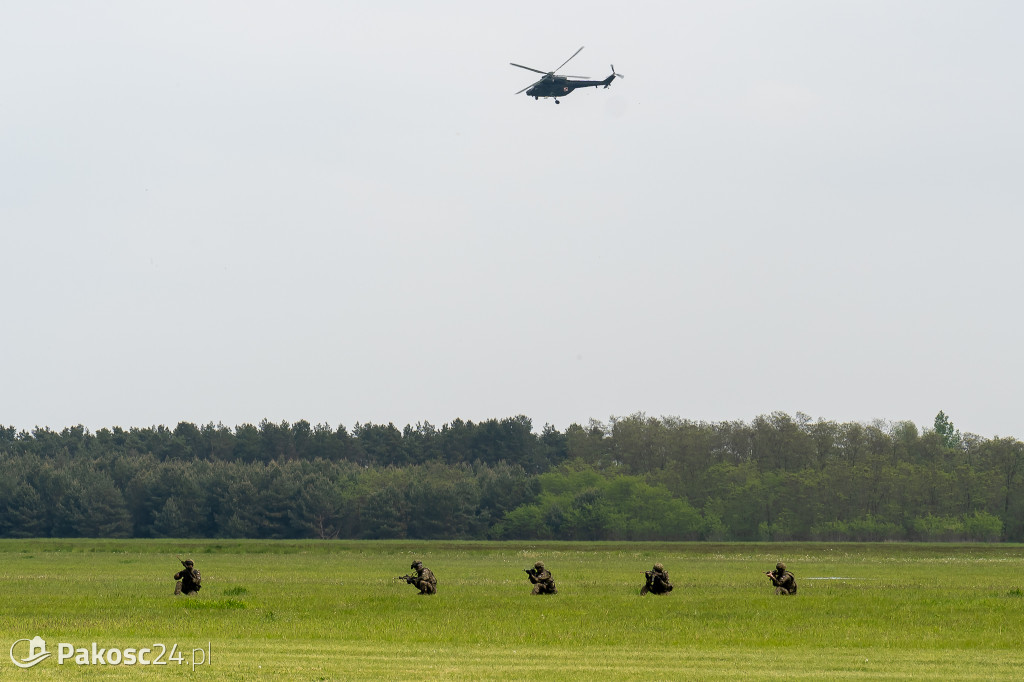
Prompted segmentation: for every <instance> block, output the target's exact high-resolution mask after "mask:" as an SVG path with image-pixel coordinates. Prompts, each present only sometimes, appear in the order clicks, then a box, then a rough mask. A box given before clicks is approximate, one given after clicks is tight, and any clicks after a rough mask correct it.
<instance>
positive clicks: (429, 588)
mask: <svg viewBox="0 0 1024 682" xmlns="http://www.w3.org/2000/svg"><path fill="white" fill-rule="evenodd" d="M409 568H411V569H413V570H414V571H416V575H403V576H401V578H400V579H401V580H405V582H407V583H408V584H410V585H414V586H415V587H416V589H418V590H419V591H420V594H437V578H435V577H434V573H433V571H431V570H430V569H429V568H427V567H426V566H424V565H423V562H422V561H419V560H416V561H414V562H412V565H411V566H409Z"/></svg>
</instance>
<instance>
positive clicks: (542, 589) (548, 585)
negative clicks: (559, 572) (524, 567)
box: [527, 561, 558, 594]
mask: <svg viewBox="0 0 1024 682" xmlns="http://www.w3.org/2000/svg"><path fill="white" fill-rule="evenodd" d="M527 575H528V576H529V577H530V582H531V583H533V594H558V590H557V589H555V579H554V578H552V577H551V572H550V571H548V570H546V569H545V568H544V562H543V561H538V562H537V563H535V564H534V565H533V570H532V571H528V572H527Z"/></svg>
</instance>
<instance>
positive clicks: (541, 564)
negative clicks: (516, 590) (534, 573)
mask: <svg viewBox="0 0 1024 682" xmlns="http://www.w3.org/2000/svg"><path fill="white" fill-rule="evenodd" d="M533 567H534V568H536V569H537V570H538V571H543V570H544V562H543V561H538V562H537V563H535V564H534V565H533Z"/></svg>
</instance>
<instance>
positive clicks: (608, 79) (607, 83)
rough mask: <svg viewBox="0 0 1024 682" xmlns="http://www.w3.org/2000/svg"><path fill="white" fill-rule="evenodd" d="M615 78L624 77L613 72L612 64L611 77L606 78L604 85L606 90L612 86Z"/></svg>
mask: <svg viewBox="0 0 1024 682" xmlns="http://www.w3.org/2000/svg"><path fill="white" fill-rule="evenodd" d="M616 78H625V76H623V75H622V74H621V73H616V72H615V65H614V64H612V75H610V76H608V78H607V80H606V82H605V84H604V87H605V89H607V88H608V86H609V85H611V84H612V81H613V80H615V79H616Z"/></svg>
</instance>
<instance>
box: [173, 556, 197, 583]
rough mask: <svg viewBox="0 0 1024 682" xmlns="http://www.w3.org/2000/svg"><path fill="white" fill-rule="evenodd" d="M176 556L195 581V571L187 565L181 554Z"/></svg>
mask: <svg viewBox="0 0 1024 682" xmlns="http://www.w3.org/2000/svg"><path fill="white" fill-rule="evenodd" d="M174 556H176V557H178V561H180V562H181V565H182V566H184V567H185V570H186V571H188V574H189V575H190V576H192V580H195V579H196V574H195V573H194V572H193V570H192V569H191V568H189V567H188V564H186V563H185V560H184V559H182V558H181V555H180V554H175V555H174Z"/></svg>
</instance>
